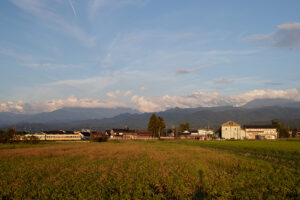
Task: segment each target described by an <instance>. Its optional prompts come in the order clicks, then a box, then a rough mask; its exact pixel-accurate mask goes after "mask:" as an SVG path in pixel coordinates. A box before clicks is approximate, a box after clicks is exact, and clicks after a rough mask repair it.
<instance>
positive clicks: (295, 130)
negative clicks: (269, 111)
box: [292, 128, 298, 137]
mask: <svg viewBox="0 0 300 200" xmlns="http://www.w3.org/2000/svg"><path fill="white" fill-rule="evenodd" d="M297 132H298V130H297V128H293V129H292V137H296V135H297Z"/></svg>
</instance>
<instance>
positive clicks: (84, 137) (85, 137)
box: [79, 131, 91, 140]
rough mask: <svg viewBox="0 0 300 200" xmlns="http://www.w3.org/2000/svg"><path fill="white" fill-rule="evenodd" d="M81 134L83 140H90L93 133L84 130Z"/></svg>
mask: <svg viewBox="0 0 300 200" xmlns="http://www.w3.org/2000/svg"><path fill="white" fill-rule="evenodd" d="M79 134H80V136H81V138H82V140H88V139H89V138H90V137H91V133H90V132H85V131H82V132H80V133H79Z"/></svg>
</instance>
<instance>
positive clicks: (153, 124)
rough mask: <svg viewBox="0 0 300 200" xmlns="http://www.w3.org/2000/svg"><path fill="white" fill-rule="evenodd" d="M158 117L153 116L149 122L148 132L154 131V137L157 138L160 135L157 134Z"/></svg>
mask: <svg viewBox="0 0 300 200" xmlns="http://www.w3.org/2000/svg"><path fill="white" fill-rule="evenodd" d="M157 121H158V119H157V117H156V115H155V114H152V115H151V117H150V119H149V122H148V131H152V137H155V136H157V135H158V132H157Z"/></svg>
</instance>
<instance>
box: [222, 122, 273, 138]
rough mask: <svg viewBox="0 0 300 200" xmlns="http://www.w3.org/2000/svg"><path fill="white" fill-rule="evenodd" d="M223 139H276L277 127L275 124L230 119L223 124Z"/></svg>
mask: <svg viewBox="0 0 300 200" xmlns="http://www.w3.org/2000/svg"><path fill="white" fill-rule="evenodd" d="M221 137H222V138H223V139H235V140H244V139H276V138H277V129H276V127H275V126H273V125H244V126H243V127H242V126H241V125H239V124H238V123H236V122H233V121H228V122H226V123H224V124H222V132H221Z"/></svg>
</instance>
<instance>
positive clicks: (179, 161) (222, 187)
mask: <svg viewBox="0 0 300 200" xmlns="http://www.w3.org/2000/svg"><path fill="white" fill-rule="evenodd" d="M0 198H1V199H300V141H299V140H298V141H188V140H174V141H148V142H147V141H117V142H113V141H111V142H105V143H46V144H38V145H29V144H28V145H24V144H23V145H1V144H0Z"/></svg>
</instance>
